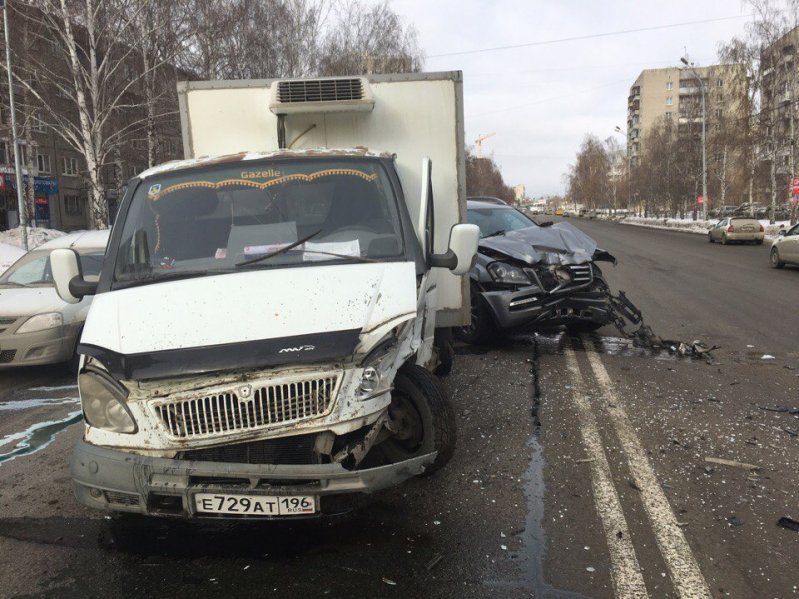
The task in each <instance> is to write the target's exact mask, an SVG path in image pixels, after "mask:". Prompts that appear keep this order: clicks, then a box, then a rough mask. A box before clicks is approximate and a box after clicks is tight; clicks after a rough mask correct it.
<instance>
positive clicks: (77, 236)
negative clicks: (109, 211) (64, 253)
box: [36, 229, 111, 250]
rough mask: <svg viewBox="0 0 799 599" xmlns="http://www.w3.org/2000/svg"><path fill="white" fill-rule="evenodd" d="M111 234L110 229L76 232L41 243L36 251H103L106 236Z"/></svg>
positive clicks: (106, 243)
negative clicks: (65, 249) (62, 249)
mask: <svg viewBox="0 0 799 599" xmlns="http://www.w3.org/2000/svg"><path fill="white" fill-rule="evenodd" d="M110 234H111V230H110V229H103V230H102V231H78V232H76V233H69V234H67V235H62V236H61V237H56V238H55V239H51V240H50V241H48V242H46V243H43V244H42V245H40V246H39V247H37V248H36V249H37V250H57V249H59V248H74V249H76V250H88V249H95V248H96V249H105V246H107V245H108V236H109V235H110Z"/></svg>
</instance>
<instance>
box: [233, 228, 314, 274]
mask: <svg viewBox="0 0 799 599" xmlns="http://www.w3.org/2000/svg"><path fill="white" fill-rule="evenodd" d="M321 232H322V229H319V230H318V231H316V232H314V233H311V234H310V235H307V236H306V237H303V238H302V239H298V240H297V241H295V242H294V243H290V244H288V245H287V246H286V247H282V248H280V249H279V250H276V251H274V252H269V253H268V254H264V255H263V256H258V257H257V258H251V259H250V260H243V261H242V262H237V263H236V268H238V267H239V266H246V265H247V264H254V263H256V262H263V261H264V260H269V258H272V257H274V256H278V255H280V254H285V253H286V252H288V251H289V250H293V249H294V248H295V247H297V246H298V245H302V244H303V243H305V242H306V241H308V240H309V239H313V238H314V237H316V236H317V235H319V233H321Z"/></svg>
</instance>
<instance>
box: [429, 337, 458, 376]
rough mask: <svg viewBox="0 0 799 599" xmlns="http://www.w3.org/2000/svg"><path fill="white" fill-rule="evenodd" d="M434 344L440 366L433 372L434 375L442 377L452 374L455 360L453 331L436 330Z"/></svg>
mask: <svg viewBox="0 0 799 599" xmlns="http://www.w3.org/2000/svg"><path fill="white" fill-rule="evenodd" d="M433 343H434V345H435V348H436V350H437V351H438V366H436V368H435V370H433V374H435V375H436V376H440V377H445V376H448V375H449V373H450V372H452V363H453V361H454V360H455V350H454V349H453V348H452V329H436V332H435V339H434V342H433Z"/></svg>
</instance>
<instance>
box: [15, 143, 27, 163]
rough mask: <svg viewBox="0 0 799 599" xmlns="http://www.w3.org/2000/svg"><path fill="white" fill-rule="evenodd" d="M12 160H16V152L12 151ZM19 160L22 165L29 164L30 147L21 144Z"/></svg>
mask: <svg viewBox="0 0 799 599" xmlns="http://www.w3.org/2000/svg"><path fill="white" fill-rule="evenodd" d="M12 148H13V146H12ZM11 161H12V162H13V161H14V152H11ZM19 161H20V162H19V163H20V164H21V165H22V166H25V165H26V164H28V147H27V146H24V145H22V144H20V145H19Z"/></svg>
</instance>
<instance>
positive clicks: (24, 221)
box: [0, 0, 28, 251]
mask: <svg viewBox="0 0 799 599" xmlns="http://www.w3.org/2000/svg"><path fill="white" fill-rule="evenodd" d="M0 4H2V7H3V28H4V31H5V42H6V72H7V73H8V108H9V110H11V138H12V142H11V143H12V144H13V147H14V171H15V173H16V177H17V210H18V211H19V226H20V227H21V228H22V249H23V250H26V251H27V249H28V215H27V213H26V211H25V199H24V196H23V195H22V163H21V161H20V156H19V138H18V137H17V111H16V110H15V109H14V77H13V76H12V74H11V44H10V42H9V37H8V6H6V2H5V0H0Z"/></svg>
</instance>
